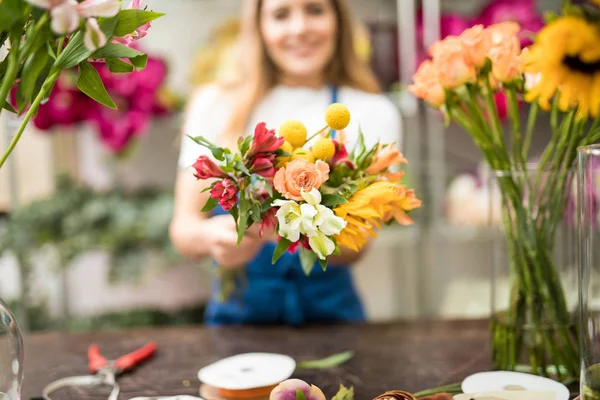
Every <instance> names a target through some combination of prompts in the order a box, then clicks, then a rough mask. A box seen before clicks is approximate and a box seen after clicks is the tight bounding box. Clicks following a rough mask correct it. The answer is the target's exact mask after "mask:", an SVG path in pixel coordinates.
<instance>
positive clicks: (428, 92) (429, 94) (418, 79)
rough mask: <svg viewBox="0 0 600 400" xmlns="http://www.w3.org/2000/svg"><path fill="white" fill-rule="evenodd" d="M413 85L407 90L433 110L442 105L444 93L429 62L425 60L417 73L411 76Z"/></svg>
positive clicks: (431, 63)
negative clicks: (429, 105)
mask: <svg viewBox="0 0 600 400" xmlns="http://www.w3.org/2000/svg"><path fill="white" fill-rule="evenodd" d="M413 82H414V83H413V84H412V85H410V86H409V87H408V90H409V91H410V92H411V93H412V94H414V95H415V96H417V97H418V98H421V99H423V100H425V101H426V102H428V103H429V104H431V105H432V106H433V107H435V108H439V107H441V106H442V104H444V100H445V97H446V95H445V93H444V88H443V87H442V85H440V83H439V82H438V80H437V72H436V69H435V67H434V66H433V62H431V60H425V61H423V63H421V65H420V66H419V68H418V69H417V72H415V74H414V75H413Z"/></svg>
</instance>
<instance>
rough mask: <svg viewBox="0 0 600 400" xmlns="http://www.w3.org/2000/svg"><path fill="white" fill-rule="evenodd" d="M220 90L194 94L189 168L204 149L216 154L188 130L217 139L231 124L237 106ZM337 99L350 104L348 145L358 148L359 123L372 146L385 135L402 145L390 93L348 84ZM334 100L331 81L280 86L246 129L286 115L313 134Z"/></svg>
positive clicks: (182, 160) (184, 156) (186, 153)
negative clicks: (328, 83) (308, 85)
mask: <svg viewBox="0 0 600 400" xmlns="http://www.w3.org/2000/svg"><path fill="white" fill-rule="evenodd" d="M219 92H220V89H219V88H218V87H217V86H216V85H208V86H204V87H202V88H199V89H198V90H197V91H196V92H195V93H194V94H193V95H192V97H191V99H190V102H189V103H188V109H187V114H186V119H185V122H184V126H183V134H184V136H183V137H182V141H181V150H180V155H179V168H181V169H185V168H188V167H190V166H191V165H192V164H193V163H194V162H195V161H196V159H197V158H198V157H199V156H200V155H203V154H207V155H208V154H210V152H209V151H208V149H206V148H205V147H203V146H200V145H198V144H196V143H195V142H194V141H192V140H191V139H190V138H188V137H187V136H185V135H189V136H192V137H195V136H203V137H205V138H206V139H207V140H209V141H211V142H213V143H215V142H217V138H218V136H219V135H220V134H221V133H222V132H223V130H224V129H225V126H226V124H227V122H228V118H229V115H230V110H231V106H230V104H228V101H226V100H225V97H224V96H220V95H219ZM337 101H338V102H339V103H342V104H344V105H345V106H346V107H348V109H349V110H350V115H351V117H350V125H348V127H347V128H346V129H345V132H346V135H347V139H348V141H347V144H346V146H347V148H348V151H352V149H353V148H354V145H355V143H356V140H357V138H358V128H359V124H360V127H361V129H362V132H363V134H364V136H365V143H366V145H367V146H368V147H369V146H373V145H375V144H376V143H377V141H378V140H379V142H380V143H392V142H393V143H396V145H397V147H399V148H401V143H402V124H401V117H400V113H399V110H398V108H397V107H396V106H395V105H394V104H393V103H392V102H391V101H390V100H389V99H388V98H387V97H385V96H384V95H381V94H371V93H367V92H363V91H361V90H357V89H352V88H349V87H342V88H340V89H339V91H338V100H337ZM330 103H331V91H330V89H329V88H328V87H323V88H321V89H313V88H306V87H289V86H282V85H280V86H276V87H275V88H273V89H272V90H271V91H270V92H269V93H268V94H267V96H266V97H265V98H264V99H262V101H261V102H260V103H259V104H258V106H257V107H256V109H255V110H254V112H253V113H252V116H251V119H250V122H249V124H248V127H247V129H246V134H252V133H253V132H254V127H255V126H256V124H257V123H259V122H265V123H266V124H267V128H269V129H275V130H277V129H278V128H279V126H281V124H283V123H284V122H285V121H287V120H289V119H297V120H299V121H302V122H303V123H304V125H305V126H306V128H307V130H308V135H309V136H311V135H312V134H314V133H315V132H316V131H317V130H319V129H321V128H323V127H324V126H325V109H326V108H327V106H328V105H329V104H330Z"/></svg>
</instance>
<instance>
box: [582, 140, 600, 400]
mask: <svg viewBox="0 0 600 400" xmlns="http://www.w3.org/2000/svg"><path fill="white" fill-rule="evenodd" d="M578 161H579V162H578V174H577V190H578V194H579V203H578V207H577V209H578V223H579V277H580V290H579V294H580V296H579V301H580V308H581V313H580V318H581V320H580V331H581V335H580V346H581V381H580V384H581V389H580V392H581V399H582V400H592V399H593V400H599V399H600V326H599V323H600V230H599V227H598V223H599V221H600V220H599V218H598V216H599V215H598V206H599V205H600V146H598V145H594V146H587V147H581V148H579V149H578Z"/></svg>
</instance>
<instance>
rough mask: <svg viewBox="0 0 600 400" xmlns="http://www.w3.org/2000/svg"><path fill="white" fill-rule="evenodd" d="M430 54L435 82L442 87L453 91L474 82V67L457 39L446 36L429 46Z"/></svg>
mask: <svg viewBox="0 0 600 400" xmlns="http://www.w3.org/2000/svg"><path fill="white" fill-rule="evenodd" d="M430 53H431V55H432V56H433V65H434V67H435V71H436V73H437V80H438V82H439V84H440V85H442V87H444V88H446V89H454V88H457V87H459V86H462V85H464V84H465V83H470V82H475V81H476V79H477V74H476V71H475V67H474V66H473V64H471V61H470V60H469V58H468V57H467V54H466V52H465V49H464V47H463V45H462V40H461V39H460V38H459V37H456V36H448V37H447V38H446V39H444V40H442V41H440V42H437V43H435V44H434V45H432V46H431V48H430ZM417 72H418V71H417Z"/></svg>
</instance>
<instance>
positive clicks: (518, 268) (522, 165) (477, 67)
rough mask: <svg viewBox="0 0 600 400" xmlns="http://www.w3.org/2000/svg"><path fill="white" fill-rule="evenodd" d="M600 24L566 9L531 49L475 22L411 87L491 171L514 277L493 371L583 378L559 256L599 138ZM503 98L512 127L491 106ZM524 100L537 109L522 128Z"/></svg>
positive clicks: (513, 27)
mask: <svg viewBox="0 0 600 400" xmlns="http://www.w3.org/2000/svg"><path fill="white" fill-rule="evenodd" d="M598 16H600V9H598V8H597V7H596V6H594V5H593V4H591V3H590V4H572V3H571V2H568V1H567V2H565V4H564V5H563V7H562V9H561V12H560V14H557V15H549V16H548V20H547V21H546V23H545V25H544V26H543V27H542V29H541V30H540V32H539V33H538V34H537V35H536V36H535V37H534V38H533V43H532V44H531V45H530V46H528V47H526V48H524V49H521V40H520V34H521V27H520V26H519V25H518V24H517V23H516V22H503V23H499V24H493V25H490V26H488V27H483V26H482V25H476V26H473V27H471V28H469V29H467V30H465V31H464V32H462V33H461V34H460V35H458V36H450V37H447V38H445V39H443V40H441V41H439V42H437V43H435V44H433V45H432V46H431V47H430V49H429V54H430V56H431V58H430V59H428V60H425V61H424V62H423V63H422V64H421V65H420V67H419V69H418V70H417V72H416V73H415V75H414V83H413V84H412V85H411V87H410V91H411V92H412V93H413V94H415V95H416V96H417V97H419V98H421V99H424V100H425V101H426V102H427V103H429V105H431V106H433V107H435V108H437V109H439V110H440V111H441V112H442V114H443V115H444V117H445V119H446V121H447V122H450V121H452V122H454V123H456V124H458V125H459V126H461V127H462V128H464V130H465V131H467V132H468V133H469V134H470V136H471V138H472V139H473V142H474V143H475V145H476V146H477V147H478V148H479V149H480V151H481V153H482V155H483V157H484V159H485V161H486V162H487V164H488V166H489V167H490V168H491V169H492V171H493V172H494V175H495V178H494V187H496V188H497V191H498V193H499V196H498V199H499V201H500V204H501V207H500V220H501V227H502V237H503V239H504V242H505V246H506V247H505V248H506V255H507V259H508V262H507V269H508V270H509V273H508V274H507V277H508V287H509V295H508V296H507V301H506V302H505V303H504V304H503V307H498V304H496V307H495V309H494V312H493V314H492V318H491V321H492V324H491V328H492V356H493V362H494V366H495V367H496V368H498V369H505V370H519V369H525V370H526V371H528V372H531V373H535V374H539V375H544V376H550V377H553V378H555V379H557V380H561V381H571V380H577V379H578V377H579V346H578V337H577V333H576V330H577V325H576V323H575V321H576V320H577V319H576V316H575V315H574V313H573V312H574V311H575V310H574V308H572V307H571V305H570V303H569V299H568V295H569V290H567V289H566V287H565V282H564V275H563V273H562V272H563V271H564V270H565V268H566V267H565V266H564V265H561V264H562V260H561V259H560V258H557V257H556V256H555V253H556V249H557V246H558V245H559V244H560V243H558V242H559V241H560V239H559V238H560V236H559V235H560V231H561V229H562V228H561V227H562V226H563V225H564V223H565V219H567V220H568V218H567V217H568V215H567V214H568V212H567V211H568V210H570V209H572V202H571V200H572V199H573V197H572V196H570V195H569V193H571V187H572V185H573V182H572V177H573V164H574V161H575V159H576V155H577V148H578V147H579V146H582V145H586V144H591V143H595V142H597V141H598V140H600V127H599V123H600V26H599V25H598V23H597V21H598ZM499 92H501V93H503V94H504V95H505V96H506V99H507V105H508V123H507V124H502V122H501V120H500V117H499V115H498V111H497V109H496V107H495V102H494V96H495V95H496V94H497V93H499ZM521 100H524V101H526V102H528V103H530V104H529V111H528V115H527V119H526V121H525V122H522V120H521V118H520V117H521V116H520V112H519V107H518V104H519V101H521ZM543 114H546V116H547V118H548V119H549V121H550V124H549V125H550V127H549V129H550V132H548V133H546V132H543V133H542V134H544V135H547V138H548V140H547V144H546V146H545V147H544V148H543V151H542V152H541V155H536V156H537V157H536V158H537V161H536V162H535V163H533V164H532V163H531V161H532V156H533V150H532V139H533V135H534V132H535V131H536V127H539V124H538V121H539V120H541V119H540V117H541V116H542V115H543ZM538 129H539V128H538ZM571 225H573V224H571ZM572 268H576V265H575V264H573V266H572ZM494 289H496V288H492V290H494Z"/></svg>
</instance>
